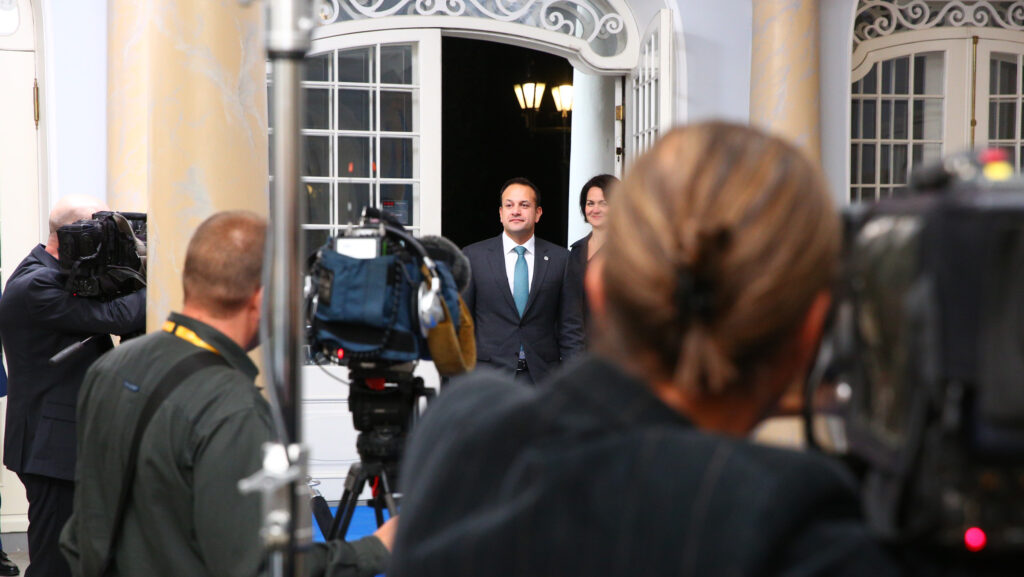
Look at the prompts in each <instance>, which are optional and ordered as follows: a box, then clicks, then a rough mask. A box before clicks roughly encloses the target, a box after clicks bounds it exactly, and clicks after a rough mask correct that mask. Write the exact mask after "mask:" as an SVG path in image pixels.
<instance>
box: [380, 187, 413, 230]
mask: <svg viewBox="0 0 1024 577" xmlns="http://www.w3.org/2000/svg"><path fill="white" fill-rule="evenodd" d="M380 206H381V208H382V209H383V210H385V211H386V212H388V213H390V214H391V215H393V216H394V217H395V218H397V219H398V221H399V222H401V223H402V224H403V225H405V226H412V225H413V224H414V223H413V219H412V207H413V206H415V204H414V203H413V185H411V184H382V185H380Z"/></svg>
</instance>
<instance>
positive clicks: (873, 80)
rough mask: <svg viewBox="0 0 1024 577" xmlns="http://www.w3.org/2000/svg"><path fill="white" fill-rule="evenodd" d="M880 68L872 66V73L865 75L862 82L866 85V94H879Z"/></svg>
mask: <svg viewBox="0 0 1024 577" xmlns="http://www.w3.org/2000/svg"><path fill="white" fill-rule="evenodd" d="M877 70H878V66H877V65H876V66H872V67H871V72H868V73H867V74H865V75H864V79H863V80H862V82H863V83H864V94H878V80H877V75H876V71H877Z"/></svg>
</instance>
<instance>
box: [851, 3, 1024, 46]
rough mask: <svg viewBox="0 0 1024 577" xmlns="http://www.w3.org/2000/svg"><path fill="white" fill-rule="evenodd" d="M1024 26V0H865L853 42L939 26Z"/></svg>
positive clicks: (861, 4)
mask: <svg viewBox="0 0 1024 577" xmlns="http://www.w3.org/2000/svg"><path fill="white" fill-rule="evenodd" d="M942 26H946V27H956V28H960V27H965V26H977V27H982V28H985V27H991V28H1003V29H1006V30H1018V31H1020V30H1024V0H952V1H937V0H862V1H861V3H860V5H859V6H858V8H857V16H856V18H855V20H854V25H853V46H854V48H856V47H857V45H859V44H860V43H861V42H866V41H868V40H871V39H873V38H881V37H883V36H889V35H891V34H895V33H897V32H906V31H910V30H927V29H930V28H937V27H942Z"/></svg>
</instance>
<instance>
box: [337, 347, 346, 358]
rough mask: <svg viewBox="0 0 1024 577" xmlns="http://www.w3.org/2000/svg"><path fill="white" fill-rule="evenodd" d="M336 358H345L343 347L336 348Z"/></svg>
mask: <svg viewBox="0 0 1024 577" xmlns="http://www.w3.org/2000/svg"><path fill="white" fill-rule="evenodd" d="M338 358H339V359H343V358H345V349H338Z"/></svg>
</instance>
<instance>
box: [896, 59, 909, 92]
mask: <svg viewBox="0 0 1024 577" xmlns="http://www.w3.org/2000/svg"><path fill="white" fill-rule="evenodd" d="M894 64H895V66H894V67H893V68H894V70H893V75H894V78H893V84H894V85H895V89H896V94H909V93H910V57H909V56H904V57H902V58H897V59H896V60H895V62H894Z"/></svg>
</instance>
